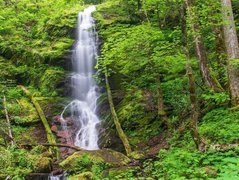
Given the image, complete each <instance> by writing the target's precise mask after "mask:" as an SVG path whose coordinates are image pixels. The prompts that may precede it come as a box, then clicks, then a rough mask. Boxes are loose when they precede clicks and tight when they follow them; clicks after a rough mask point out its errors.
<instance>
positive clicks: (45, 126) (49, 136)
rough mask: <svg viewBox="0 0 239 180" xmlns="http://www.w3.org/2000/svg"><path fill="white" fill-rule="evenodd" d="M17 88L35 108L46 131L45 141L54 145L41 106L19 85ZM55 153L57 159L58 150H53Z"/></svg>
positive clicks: (54, 142) (53, 138) (52, 136)
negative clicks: (28, 98) (27, 97)
mask: <svg viewBox="0 0 239 180" xmlns="http://www.w3.org/2000/svg"><path fill="white" fill-rule="evenodd" d="M18 87H20V88H21V89H22V91H23V92H24V93H26V95H28V96H29V97H30V99H31V101H32V104H33V105H34V106H35V108H36V111H37V113H38V115H39V117H40V119H41V121H42V124H43V125H44V128H45V131H46V135H47V140H48V142H49V143H50V144H56V139H55V137H54V135H53V133H52V131H51V128H50V126H49V124H48V121H47V119H46V116H45V114H44V112H43V110H42V108H41V106H40V105H39V103H38V102H37V101H36V100H35V98H34V97H33V96H32V94H31V93H30V92H29V91H28V90H27V89H26V88H25V87H24V86H22V85H19V86H18ZM54 150H55V153H56V156H57V158H59V150H58V148H54Z"/></svg>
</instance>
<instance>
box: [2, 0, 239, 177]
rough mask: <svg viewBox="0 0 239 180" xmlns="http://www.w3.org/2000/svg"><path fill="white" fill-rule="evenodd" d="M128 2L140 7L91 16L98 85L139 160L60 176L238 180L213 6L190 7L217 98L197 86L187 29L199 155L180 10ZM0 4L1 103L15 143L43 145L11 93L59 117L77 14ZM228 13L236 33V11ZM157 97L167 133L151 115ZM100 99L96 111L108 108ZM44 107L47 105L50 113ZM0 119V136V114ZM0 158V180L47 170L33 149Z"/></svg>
mask: <svg viewBox="0 0 239 180" xmlns="http://www.w3.org/2000/svg"><path fill="white" fill-rule="evenodd" d="M7 2H9V3H7ZM96 2H98V1H96ZM137 2H141V1H134V0H129V1H127V0H108V1H105V2H103V3H102V4H99V5H97V11H96V12H95V13H94V17H95V19H96V21H97V30H98V33H99V37H100V38H101V41H102V44H101V52H100V57H99V60H98V64H97V66H96V68H97V69H98V76H97V79H98V82H99V84H100V85H101V86H102V87H104V78H103V77H104V75H105V73H106V71H107V75H108V76H109V79H110V85H111V88H112V92H113V97H114V103H115V107H116V111H117V115H118V117H119V120H120V123H121V125H122V128H123V129H124V130H125V132H126V135H127V136H128V138H129V142H130V144H131V145H132V147H133V149H134V151H135V154H134V156H133V157H134V158H135V159H138V160H135V163H131V164H128V165H127V166H121V167H114V166H111V165H110V164H107V163H104V162H101V161H100V162H98V161H97V160H92V159H91V158H90V157H89V156H82V157H78V158H77V159H76V162H75V163H76V164H75V166H74V167H73V168H72V169H70V170H68V175H69V176H71V178H72V179H74V178H78V176H77V175H78V174H81V175H82V173H85V174H84V176H85V177H88V178H91V179H228V180H230V179H238V178H239V158H238V155H239V149H238V139H239V133H238V129H239V114H238V108H237V107H236V108H231V106H230V95H229V93H228V91H227V89H228V77H227V72H226V69H227V67H226V58H225V57H226V55H225V52H224V51H223V50H222V49H223V44H220V43H221V42H220V39H219V42H217V38H218V37H217V36H216V33H215V31H214V30H215V29H217V28H218V27H220V26H221V25H222V23H221V22H219V18H220V13H219V14H218V9H219V7H218V4H217V3H215V1H213V0H209V1H207V2H205V1H203V0H199V1H198V2H197V7H196V8H197V10H198V13H199V15H198V16H199V17H200V25H201V26H202V34H203V37H204V40H205V46H206V49H207V53H208V59H209V62H210V67H211V71H212V72H213V76H214V77H215V78H216V79H217V80H218V81H219V83H220V84H221V86H222V88H223V89H224V90H223V91H220V92H214V91H212V90H210V89H209V88H207V87H206V86H205V85H204V84H203V82H202V77H201V74H200V71H199V68H198V59H197V58H196V54H195V53H194V45H193V42H194V40H193V33H192V32H191V31H190V30H189V27H190V24H187V28H188V29H187V30H188V36H189V37H188V38H189V40H190V42H189V52H190V53H191V56H192V57H191V63H192V69H193V73H194V76H195V82H196V92H197V99H198V102H199V108H200V116H199V122H198V129H199V134H200V136H201V137H202V139H203V142H204V143H205V146H204V147H203V149H202V152H201V151H198V150H197V149H196V147H195V143H194V141H193V139H192V136H191V131H190V113H191V102H190V92H189V90H188V89H189V88H188V77H187V71H186V64H187V60H186V56H185V53H184V50H183V48H182V46H183V44H182V31H181V26H180V25H181V24H180V23H181V20H180V11H181V5H182V1H180V0H176V1H175V0H172V1H171V0H169V1H163V0H162V1H156V0H150V1H149V0H147V1H145V2H144V4H141V5H140V4H137ZM169 2H170V5H169V4H168V3H169ZM233 2H234V3H235V4H236V3H238V1H236V0H235V1H233ZM86 3H87V2H86ZM0 4H1V5H0V7H1V10H0V69H1V71H0V82H1V84H0V91H1V93H2V95H5V96H6V97H7V109H8V111H9V114H10V118H11V122H12V130H13V134H14V138H15V141H17V142H18V143H36V142H38V141H39V138H42V139H43V141H45V140H46V137H45V136H43V137H37V136H39V134H35V133H36V129H39V127H41V125H40V120H39V117H38V115H37V112H36V111H35V109H34V107H33V105H32V104H31V103H30V100H29V99H28V98H27V97H26V96H25V95H24V93H23V92H22V91H21V90H20V89H19V88H18V87H16V85H17V84H23V85H24V86H26V87H27V88H28V89H29V90H30V91H31V92H32V94H33V95H34V97H36V98H38V100H39V102H40V103H41V105H42V107H43V109H44V111H45V112H46V114H48V115H47V116H48V117H51V116H52V115H54V113H59V111H60V110H59V109H62V108H59V107H58V106H61V104H60V105H59V103H58V100H60V101H64V100H65V99H64V98H62V97H61V96H62V95H63V90H62V88H63V85H62V82H63V81H64V76H65V75H66V73H67V70H66V69H67V68H66V67H65V65H64V63H65V60H66V59H67V53H68V51H69V50H70V47H71V45H72V43H73V32H74V28H75V25H76V16H77V13H78V12H79V11H80V10H82V9H83V8H84V6H83V4H82V3H81V2H78V1H64V0H60V1H57V2H56V1H40V2H39V1H32V0H24V1H19V2H17V1H16V2H15V1H1V0H0ZM233 5H234V4H233ZM233 7H234V9H233V10H234V13H235V17H236V20H237V24H238V22H239V21H238V11H239V10H238V8H237V7H236V5H234V6H233ZM212 11H213V15H212ZM237 29H238V26H237ZM159 88H160V89H161V91H162V93H163V99H164V104H165V111H166V114H167V118H168V123H169V124H170V128H169V129H167V127H165V124H164V122H162V121H161V116H160V115H161V114H160V112H158V97H159ZM102 97H105V94H103V95H102ZM102 99H103V100H102V101H103V102H102V104H105V103H107V99H106V98H102ZM52 104H53V105H52ZM55 104H57V105H55ZM49 106H50V107H52V106H53V107H52V108H50V111H51V112H49ZM1 107H2V105H1ZM102 117H105V119H103V121H104V122H106V124H107V123H108V124H110V123H109V122H112V118H111V116H110V111H107V110H106V111H104V112H103V113H102ZM0 120H1V128H0V130H1V131H3V132H4V128H5V127H6V126H7V125H6V124H5V123H4V122H5V117H4V112H2V113H1V118H0ZM111 124H112V123H111ZM111 129H113V131H114V127H113V128H111ZM0 135H2V138H1V139H0V143H1V144H5V142H4V139H5V141H6V140H8V139H6V138H4V137H5V136H4V133H1V134H0ZM155 139H156V140H155ZM106 147H107V144H106ZM108 147H110V144H108ZM122 151H123V150H122ZM0 153H1V157H0V162H4V163H0V178H1V176H2V177H6V176H7V175H9V176H11V177H14V176H15V178H23V177H24V176H25V175H27V174H29V173H31V172H43V171H46V172H48V171H50V170H51V167H49V166H51V165H50V164H51V163H52V162H51V161H52V159H53V157H52V156H53V155H52V154H49V152H48V151H46V149H44V148H43V147H41V146H38V147H36V148H34V149H32V150H31V151H29V150H25V149H23V148H19V147H15V146H11V147H10V145H9V146H8V148H1V149H0ZM42 163H43V164H42ZM44 163H46V164H44ZM41 167H44V168H45V167H48V169H41ZM69 179H70V178H69Z"/></svg>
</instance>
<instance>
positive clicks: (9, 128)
mask: <svg viewBox="0 0 239 180" xmlns="http://www.w3.org/2000/svg"><path fill="white" fill-rule="evenodd" d="M3 108H4V112H5V117H6V120H7V126H8V136H9V138H10V142H11V144H12V145H13V144H14V139H13V135H12V130H11V123H10V118H9V115H8V111H7V100H6V96H4V97H3Z"/></svg>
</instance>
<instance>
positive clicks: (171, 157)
mask: <svg viewBox="0 0 239 180" xmlns="http://www.w3.org/2000/svg"><path fill="white" fill-rule="evenodd" d="M158 157H159V160H156V161H152V160H151V161H150V160H148V161H146V162H145V163H144V169H145V173H148V174H151V175H150V176H152V177H154V178H164V179H208V178H212V179H230V178H232V179H236V178H238V162H239V158H238V152H236V151H228V152H215V151H209V152H206V153H199V152H193V151H188V150H186V149H183V148H180V149H179V148H173V149H171V150H170V151H165V150H161V151H160V153H159V156H158Z"/></svg>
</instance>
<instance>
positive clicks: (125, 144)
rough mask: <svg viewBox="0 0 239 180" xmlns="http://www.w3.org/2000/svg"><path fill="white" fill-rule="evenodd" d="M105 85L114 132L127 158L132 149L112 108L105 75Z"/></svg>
mask: <svg viewBox="0 0 239 180" xmlns="http://www.w3.org/2000/svg"><path fill="white" fill-rule="evenodd" d="M105 83H106V90H107V95H108V101H109V105H110V110H111V114H112V116H113V120H114V123H115V127H116V130H117V132H118V135H119V137H120V139H121V141H122V142H123V145H124V148H125V151H126V154H127V155H128V156H129V155H130V153H131V152H132V149H131V146H130V144H129V141H128V138H127V136H126V135H125V133H124V131H123V129H122V127H121V125H120V122H119V119H118V116H117V114H116V111H115V107H114V103H113V98H112V93H111V89H110V84H109V80H108V77H107V74H105Z"/></svg>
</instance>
